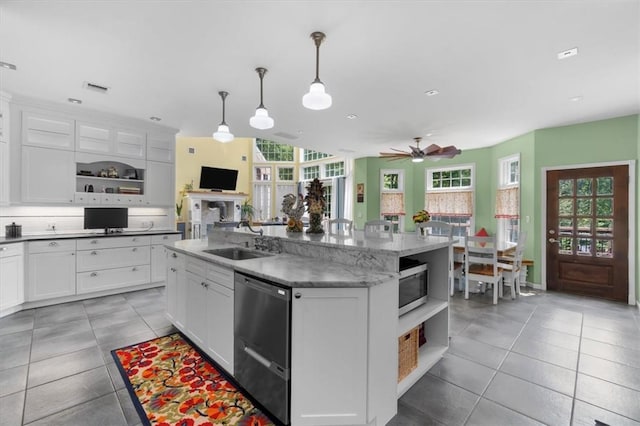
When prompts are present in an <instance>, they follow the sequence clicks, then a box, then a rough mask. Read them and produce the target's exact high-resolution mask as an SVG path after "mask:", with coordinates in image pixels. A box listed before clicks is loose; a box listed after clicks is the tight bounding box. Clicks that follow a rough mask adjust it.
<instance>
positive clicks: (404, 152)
mask: <svg viewBox="0 0 640 426" xmlns="http://www.w3.org/2000/svg"><path fill="white" fill-rule="evenodd" d="M410 148H412V147H410ZM389 149H390V150H392V151H396V152H401V153H403V154H407V155H411V153H410V152H407V151H402V150H401V149H395V148H389Z"/></svg>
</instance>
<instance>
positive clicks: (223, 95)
mask: <svg viewBox="0 0 640 426" xmlns="http://www.w3.org/2000/svg"><path fill="white" fill-rule="evenodd" d="M218 94H219V95H220V97H221V98H222V123H220V124H221V125H222V124H224V125H225V126H226V125H227V123H225V121H224V113H225V99H226V98H227V95H228V94H229V93H227V92H218Z"/></svg>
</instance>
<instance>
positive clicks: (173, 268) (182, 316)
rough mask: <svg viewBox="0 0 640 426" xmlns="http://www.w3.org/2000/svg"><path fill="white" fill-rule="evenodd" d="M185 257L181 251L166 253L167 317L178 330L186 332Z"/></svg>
mask: <svg viewBox="0 0 640 426" xmlns="http://www.w3.org/2000/svg"><path fill="white" fill-rule="evenodd" d="M186 280H187V276H186V258H185V255H184V254H182V253H176V252H174V251H170V252H169V253H167V287H166V294H167V318H168V319H169V321H171V322H172V323H173V324H174V325H175V326H176V327H177V328H178V330H180V331H182V332H183V333H184V332H186V322H187V321H186V320H187V282H186Z"/></svg>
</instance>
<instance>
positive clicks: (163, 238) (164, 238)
mask: <svg viewBox="0 0 640 426" xmlns="http://www.w3.org/2000/svg"><path fill="white" fill-rule="evenodd" d="M174 241H180V234H167V235H152V236H151V244H169V243H172V242H174Z"/></svg>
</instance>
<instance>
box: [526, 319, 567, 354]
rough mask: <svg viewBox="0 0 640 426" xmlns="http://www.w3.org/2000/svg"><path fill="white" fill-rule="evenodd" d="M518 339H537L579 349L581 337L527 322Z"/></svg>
mask: <svg viewBox="0 0 640 426" xmlns="http://www.w3.org/2000/svg"><path fill="white" fill-rule="evenodd" d="M518 340H535V341H536V342H538V343H540V344H551V345H555V346H560V347H561V348H565V349H569V350H572V351H576V352H577V351H578V348H579V346H580V338H579V337H578V336H574V335H572V334H567V333H562V332H559V331H555V330H550V329H548V328H540V327H536V326H535V325H533V324H532V325H529V324H527V325H526V326H525V327H524V330H523V331H522V334H520V337H518Z"/></svg>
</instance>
